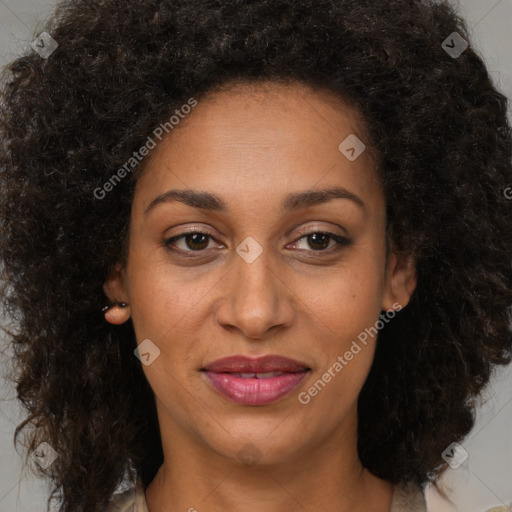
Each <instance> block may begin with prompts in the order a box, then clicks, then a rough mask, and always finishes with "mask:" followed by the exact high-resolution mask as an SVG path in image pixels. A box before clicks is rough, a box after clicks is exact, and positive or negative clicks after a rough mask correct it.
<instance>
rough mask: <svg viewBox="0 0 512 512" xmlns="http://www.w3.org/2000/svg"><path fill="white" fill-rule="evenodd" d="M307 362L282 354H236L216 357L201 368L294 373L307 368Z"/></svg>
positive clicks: (216, 370) (237, 371) (230, 371)
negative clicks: (251, 355) (220, 357)
mask: <svg viewBox="0 0 512 512" xmlns="http://www.w3.org/2000/svg"><path fill="white" fill-rule="evenodd" d="M309 369H310V368H309V367H308V365H307V364H305V363H302V362H300V361H296V360H295V359H290V358H288V357H283V356H273V355H267V356H262V357H257V358H252V357H247V356H242V355H237V356H230V357H224V358H222V359H217V360H216V361H213V362H211V363H208V364H207V365H206V366H205V367H204V368H203V370H206V371H208V372H214V373H265V372H287V373H295V372H302V371H304V370H309Z"/></svg>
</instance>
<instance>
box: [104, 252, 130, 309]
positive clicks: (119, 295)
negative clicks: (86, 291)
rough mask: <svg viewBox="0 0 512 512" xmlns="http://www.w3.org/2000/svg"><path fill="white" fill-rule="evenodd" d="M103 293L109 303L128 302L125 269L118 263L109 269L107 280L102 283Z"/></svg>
mask: <svg viewBox="0 0 512 512" xmlns="http://www.w3.org/2000/svg"><path fill="white" fill-rule="evenodd" d="M103 291H104V292H105V295H106V296H107V298H108V301H109V302H113V301H119V302H128V294H127V292H126V278H125V269H124V268H123V266H122V264H121V263H120V262H118V263H116V264H115V265H114V266H113V267H111V268H110V270H109V272H108V275H107V278H106V279H105V282H104V283H103Z"/></svg>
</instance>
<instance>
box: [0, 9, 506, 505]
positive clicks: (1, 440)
mask: <svg viewBox="0 0 512 512" xmlns="http://www.w3.org/2000/svg"><path fill="white" fill-rule="evenodd" d="M404 1H406V0H404ZM453 1H454V3H456V0H453ZM54 3H55V2H54V1H50V0H0V65H3V64H5V63H6V62H7V61H9V60H10V59H12V58H13V57H15V56H16V54H17V53H18V52H19V51H23V50H24V49H25V48H27V46H28V45H29V44H30V43H31V42H32V40H33V39H34V38H35V36H37V35H38V34H39V33H40V32H41V30H42V28H43V22H44V20H45V19H46V18H47V17H48V16H49V15H50V14H51V12H52V8H53V5H54ZM456 5H458V6H459V9H460V12H461V14H462V15H463V17H464V18H466V20H467V21H468V22H469V25H470V27H471V29H472V36H473V47H475V48H476V49H477V50H478V51H479V52H480V54H481V55H482V56H483V58H484V59H485V61H486V62H487V65H488V68H489V70H490V71H491V73H492V75H493V77H494V80H495V83H496V85H497V86H498V88H499V89H500V90H501V91H502V92H504V93H505V94H506V95H507V96H509V97H512V51H511V46H512V45H511V43H512V35H511V33H510V30H511V20H512V0H460V1H459V2H458V3H456ZM447 36H448V34H447ZM510 112H512V110H510ZM511 185H512V183H511ZM8 354H9V352H7V353H6V355H7V356H8ZM8 363H9V358H8V357H4V358H3V359H2V361H1V364H0V370H1V372H2V373H1V376H2V377H3V375H4V374H5V371H6V369H7V365H8ZM13 397H14V389H13V387H12V386H11V385H8V383H7V382H5V381H4V379H3V378H2V379H1V380H0V398H2V399H3V400H0V512H36V511H41V512H43V511H44V510H46V504H45V502H46V497H47V494H48V493H47V486H46V484H45V483H44V482H42V481H39V480H38V479H36V478H34V477H33V476H32V475H31V474H30V473H29V472H28V471H26V470H25V471H24V470H23V468H22V456H21V455H23V454H22V453H21V448H20V449H19V450H20V453H18V452H17V451H16V450H15V449H14V447H13V442H12V437H13V434H14V428H15V426H16V425H17V424H18V423H19V422H20V421H21V418H22V413H21V411H20V409H19V408H18V406H17V405H16V403H15V401H14V400H12V398H13ZM483 402H484V403H483V405H482V406H481V408H480V410H479V413H478V418H477V423H476V425H475V427H474V429H473V431H472V432H471V434H470V436H469V437H468V438H467V439H466V440H465V441H464V443H462V446H463V448H464V449H465V450H466V451H467V452H468V454H469V457H468V459H467V460H466V462H464V463H463V464H462V465H461V466H460V467H459V468H457V469H450V470H449V471H448V472H447V473H446V474H445V475H444V476H443V478H442V480H441V484H442V486H443V488H444V489H445V490H446V491H447V492H448V494H449V496H450V498H451V500H452V502H453V503H452V504H449V503H446V502H445V501H444V500H443V499H442V498H440V497H439V496H438V495H437V493H436V492H435V491H434V490H433V489H428V490H427V501H428V509H429V511H433V512H455V511H460V512H482V511H484V510H487V509H488V508H490V507H493V506H498V505H505V504H512V428H511V427H512V367H508V368H502V369H500V370H499V371H498V373H497V374H496V375H495V376H494V378H493V379H492V381H491V384H490V385H489V387H488V389H487V390H486V392H485V393H484V395H483Z"/></svg>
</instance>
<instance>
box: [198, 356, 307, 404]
mask: <svg viewBox="0 0 512 512" xmlns="http://www.w3.org/2000/svg"><path fill="white" fill-rule="evenodd" d="M309 370H310V369H309V368H308V366H307V365H305V364H303V363H300V362H298V361H294V360H293V359H288V358H287V357H282V356H263V357H260V358H257V359H252V358H249V357H246V356H232V357H226V358H223V359H218V360H217V361H214V362H213V363H210V364H208V365H207V366H206V367H205V368H203V369H202V371H203V373H204V374H205V375H206V377H207V378H208V381H209V383H210V384H211V385H212V386H213V388H214V389H215V390H216V391H218V392H219V393H221V394H222V395H224V396H225V397H226V398H229V399H230V400H232V401H233V402H235V403H238V404H242V405H265V404H269V403H271V402H275V401H276V400H278V399H279V398H282V397H284V396H286V395H288V394H289V393H291V392H292V391H293V390H294V389H295V388H296V387H297V386H298V385H299V384H300V383H301V382H302V380H303V379H304V378H305V377H306V375H307V374H308V372H309ZM251 374H252V375H251Z"/></svg>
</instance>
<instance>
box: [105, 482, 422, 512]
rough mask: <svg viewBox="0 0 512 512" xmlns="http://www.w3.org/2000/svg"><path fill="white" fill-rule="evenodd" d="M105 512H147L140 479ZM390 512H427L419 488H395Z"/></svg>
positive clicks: (407, 486)
mask: <svg viewBox="0 0 512 512" xmlns="http://www.w3.org/2000/svg"><path fill="white" fill-rule="evenodd" d="M106 512H148V507H147V504H146V496H145V494H144V489H143V487H142V482H141V481H140V479H137V482H136V484H135V487H132V488H131V489H128V490H126V491H125V492H123V493H121V494H118V495H116V497H115V499H114V501H113V502H112V504H111V505H110V507H109V508H108V509H107V510H106ZM390 512H427V506H426V502H425V497H424V495H423V491H422V489H421V487H419V486H416V485H415V484H412V483H409V484H407V485H403V486H398V487H395V491H394V493H393V501H392V502H391V510H390Z"/></svg>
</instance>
